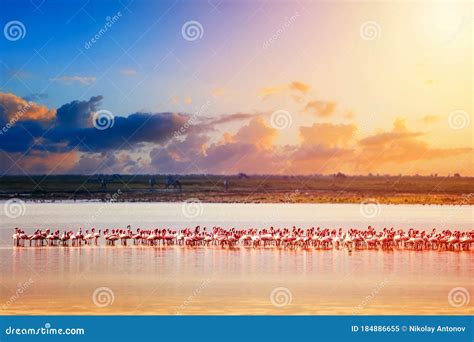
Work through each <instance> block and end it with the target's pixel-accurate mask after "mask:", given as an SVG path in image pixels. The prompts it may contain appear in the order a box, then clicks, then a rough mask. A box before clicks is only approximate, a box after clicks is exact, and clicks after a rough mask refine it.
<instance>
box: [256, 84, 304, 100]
mask: <svg viewBox="0 0 474 342" xmlns="http://www.w3.org/2000/svg"><path fill="white" fill-rule="evenodd" d="M310 89H311V87H310V86H309V85H308V84H306V83H303V82H300V81H293V82H291V83H288V84H284V85H279V86H272V87H266V88H262V89H260V91H259V92H258V96H259V97H261V98H262V99H263V100H266V99H268V98H269V97H270V96H273V95H277V94H282V93H287V92H294V91H296V92H297V93H298V94H299V95H304V94H306V93H308V92H309V90H310ZM293 97H294V96H293ZM294 98H295V99H296V100H299V97H298V96H296V97H294Z"/></svg>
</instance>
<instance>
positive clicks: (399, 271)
mask: <svg viewBox="0 0 474 342" xmlns="http://www.w3.org/2000/svg"><path fill="white" fill-rule="evenodd" d="M1 204H2V205H3V206H4V207H5V203H4V202H3V203H1ZM20 209H21V215H20V216H19V217H15V218H13V217H8V216H6V215H5V210H3V211H2V213H1V215H2V216H1V221H0V274H1V279H0V282H1V285H2V287H1V290H0V306H1V308H2V313H3V314H171V315H173V314H182V315H188V314H224V315H225V314H250V315H253V314H282V315H286V314H290V315H292V314H362V315H364V314H470V313H471V314H472V312H473V310H472V302H470V294H472V293H473V290H474V286H473V282H472V279H473V278H474V262H473V261H474V253H473V252H472V251H464V252H451V251H449V252H446V251H445V252H438V251H408V250H400V251H399V250H394V251H381V250H379V251H376V250H364V251H353V252H352V253H350V252H348V251H347V250H329V251H327V250H314V249H307V250H302V249H296V250H289V249H283V248H277V247H269V248H259V249H254V248H251V247H236V248H232V249H228V248H227V249H223V248H219V247H195V248H190V247H182V246H169V247H164V246H155V247H148V246H127V247H124V246H115V247H110V246H104V245H103V244H102V245H100V246H83V247H55V246H52V247H41V248H38V247H37V248H29V247H25V248H14V247H12V240H11V235H12V232H13V228H14V227H16V226H19V227H22V228H23V229H25V230H26V231H27V232H30V231H32V230H33V229H35V228H42V229H46V228H50V229H61V230H64V229H65V228H67V229H73V230H77V229H78V228H79V227H84V229H85V228H86V224H87V227H90V226H95V227H96V228H102V229H104V228H115V227H125V226H126V225H127V224H131V225H132V228H133V229H135V228H138V227H140V228H155V227H165V228H166V227H172V228H184V227H193V226H195V225H196V224H200V225H201V226H207V227H208V228H212V226H213V225H219V226H222V227H225V228H231V227H238V228H247V227H264V226H270V225H273V226H274V227H284V226H288V227H291V226H293V225H296V226H300V227H304V228H307V227H311V226H314V227H318V226H320V227H330V228H339V227H342V228H343V229H345V230H347V229H348V228H350V227H359V228H365V227H367V226H368V225H369V224H370V225H372V226H375V227H376V228H377V229H382V228H383V227H392V226H393V227H395V228H403V229H408V228H411V227H413V228H416V229H429V230H431V229H432V228H433V227H437V228H438V229H442V228H445V229H446V228H449V229H459V230H470V229H472V222H473V207H472V206H423V205H409V206H407V205H374V206H372V205H368V206H361V205H355V204H201V203H195V202H193V201H190V202H189V203H184V204H182V203H100V202H80V203H79V202H77V203H66V202H62V203H32V202H27V203H26V204H25V205H24V206H23V207H22V208H20ZM10 216H11V215H10ZM15 216H16V215H15ZM460 304H462V305H460Z"/></svg>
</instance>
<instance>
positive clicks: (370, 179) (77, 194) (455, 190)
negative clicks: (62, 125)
mask: <svg viewBox="0 0 474 342" xmlns="http://www.w3.org/2000/svg"><path fill="white" fill-rule="evenodd" d="M176 180H177V181H178V183H179V185H181V190H180V189H179V186H178V184H177V183H174V181H176ZM167 182H168V183H170V182H171V183H173V184H171V185H170V187H168V188H166V183H167ZM225 182H227V190H226V186H225ZM13 197H17V198H22V199H24V200H103V201H111V200H112V201H118V202H122V201H125V202H126V201H147V202H149V201H153V202H176V201H185V200H187V199H190V198H193V199H199V200H200V201H202V202H223V203H231V202H239V203H285V202H287V203H359V202H361V201H363V200H367V199H372V200H376V201H378V202H379V203H393V204H461V205H466V204H474V177H434V176H431V177H425V176H345V175H330V176H321V175H318V176H276V175H274V176H265V175H258V176H255V175H249V176H247V175H244V174H241V175H235V176H221V175H186V176H167V175H152V176H151V175H138V176H132V175H99V176H97V175H94V176H86V175H81V176H79V175H69V176H68V175H64V176H3V177H0V199H4V200H5V199H9V198H13Z"/></svg>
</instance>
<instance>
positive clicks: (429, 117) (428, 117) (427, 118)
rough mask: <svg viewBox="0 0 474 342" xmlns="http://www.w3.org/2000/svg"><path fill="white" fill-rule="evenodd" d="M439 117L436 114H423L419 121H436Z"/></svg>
mask: <svg viewBox="0 0 474 342" xmlns="http://www.w3.org/2000/svg"><path fill="white" fill-rule="evenodd" d="M439 120H440V117H439V116H438V115H425V116H424V117H422V118H421V121H422V122H423V123H425V124H432V123H435V122H438V121H439Z"/></svg>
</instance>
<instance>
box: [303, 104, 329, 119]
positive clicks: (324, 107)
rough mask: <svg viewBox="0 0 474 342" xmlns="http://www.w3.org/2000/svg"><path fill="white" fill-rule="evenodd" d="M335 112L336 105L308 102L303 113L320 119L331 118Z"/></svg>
mask: <svg viewBox="0 0 474 342" xmlns="http://www.w3.org/2000/svg"><path fill="white" fill-rule="evenodd" d="M335 110H336V103H335V102H331V101H310V102H308V103H307V104H306V107H305V108H304V111H305V112H310V113H311V114H314V115H316V116H318V117H321V118H324V117H328V116H331V115H332V114H334V112H335Z"/></svg>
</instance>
